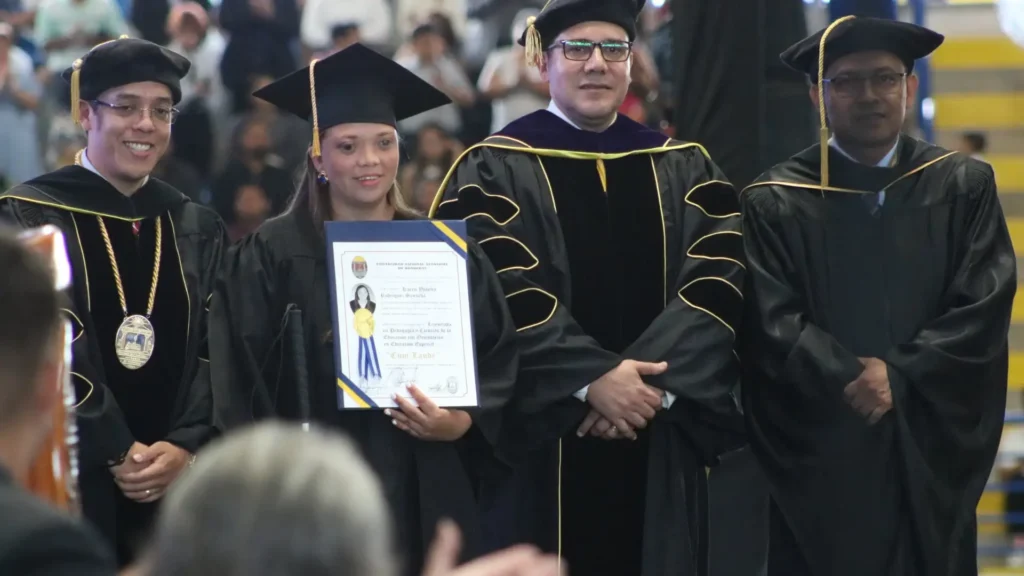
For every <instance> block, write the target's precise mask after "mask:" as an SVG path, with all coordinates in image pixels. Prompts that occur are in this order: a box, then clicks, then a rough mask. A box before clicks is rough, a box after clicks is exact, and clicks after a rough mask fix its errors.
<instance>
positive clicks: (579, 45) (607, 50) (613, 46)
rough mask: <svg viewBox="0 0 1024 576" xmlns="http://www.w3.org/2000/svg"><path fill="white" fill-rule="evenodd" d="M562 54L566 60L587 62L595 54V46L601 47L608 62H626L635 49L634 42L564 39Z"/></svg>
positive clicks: (602, 53)
mask: <svg viewBox="0 0 1024 576" xmlns="http://www.w3.org/2000/svg"><path fill="white" fill-rule="evenodd" d="M559 44H561V45H562V55H563V56H565V59H566V60H574V61H576V62H586V61H587V60H590V57H591V56H593V54H594V48H595V47H598V48H600V49H601V56H602V57H604V59H605V60H607V61H608V62H625V61H626V60H627V59H628V58H629V55H630V53H631V52H632V51H633V43H632V42H623V41H619V40H615V41H613V40H606V41H604V42H591V41H590V40H562V41H561V42H559ZM552 48H554V46H552Z"/></svg>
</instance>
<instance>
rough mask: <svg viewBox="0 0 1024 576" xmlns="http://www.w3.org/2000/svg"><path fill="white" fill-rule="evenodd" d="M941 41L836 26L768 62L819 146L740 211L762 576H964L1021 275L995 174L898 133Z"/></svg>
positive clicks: (861, 22) (873, 24)
mask: <svg viewBox="0 0 1024 576" xmlns="http://www.w3.org/2000/svg"><path fill="white" fill-rule="evenodd" d="M942 41H943V37H942V35H940V34H938V33H936V32H933V31H931V30H928V29H927V28H922V27H919V26H914V25H913V24H908V23H905V22H898V21H892V20H884V19H876V18H853V17H846V18H843V19H840V20H837V21H836V22H835V23H833V24H832V25H831V26H830V27H829V28H826V29H825V30H822V31H819V32H817V33H815V34H813V35H811V36H810V37H808V38H805V39H804V40H801V41H800V42H798V43H796V44H794V45H793V46H791V47H790V48H789V49H787V50H786V51H785V52H783V54H782V60H783V62H785V63H786V64H787V65H788V66H790V67H792V68H793V69H795V70H798V71H800V72H803V73H804V74H806V75H807V76H808V78H809V79H810V80H811V83H812V86H811V88H810V96H811V101H812V102H813V104H814V107H815V109H816V110H817V111H818V115H819V118H820V122H821V125H822V130H821V142H820V143H818V144H817V145H815V146H812V147H810V148H808V149H807V150H805V151H803V152H800V153H799V154H797V155H796V156H794V157H792V158H791V159H789V160H786V161H785V162H782V163H781V164H779V165H777V166H775V167H773V168H771V169H770V170H769V171H768V172H766V173H765V174H763V175H762V176H761V177H759V178H758V179H757V181H756V182H755V183H754V184H751V185H750V186H749V187H747V189H746V190H745V191H744V192H743V193H742V197H741V198H742V208H743V244H744V248H745V250H746V255H747V269H748V274H749V289H748V292H747V298H746V304H747V314H746V316H745V317H744V322H743V327H744V331H743V339H742V342H743V345H742V347H741V357H742V358H743V367H744V370H745V374H744V378H743V390H742V392H743V393H742V398H743V404H744V408H745V410H744V414H745V415H746V417H747V430H748V434H749V437H750V443H751V447H752V448H753V452H754V454H755V455H756V456H757V458H758V460H759V461H760V463H761V466H762V468H763V469H764V471H765V473H766V475H767V477H768V481H769V483H770V486H771V502H770V509H769V515H770V524H769V525H770V532H769V534H770V541H769V548H768V550H769V553H768V575H769V576H812V575H822V574H828V575H829V576H863V575H865V574H872V575H877V576H975V575H977V574H978V554H977V537H978V533H977V523H976V518H975V511H976V508H977V506H978V501H979V499H980V498H981V495H982V491H983V490H984V488H985V484H986V483H987V481H988V477H989V473H990V472H991V470H992V464H993V462H994V460H995V456H996V450H997V449H998V447H999V439H1000V435H1001V432H1002V429H1003V418H1004V411H1005V409H1006V383H1007V362H1008V360H1007V358H1008V353H1007V333H1008V330H1009V327H1010V310H1011V308H1012V306H1013V297H1014V294H1015V293H1016V290H1017V266H1016V262H1015V257H1014V250H1013V246H1012V245H1011V243H1010V234H1009V232H1008V231H1007V228H1006V221H1005V218H1004V217H1003V211H1002V208H1001V207H1000V205H999V197H998V195H997V193H996V182H995V178H994V176H993V174H992V168H991V167H990V166H989V165H988V164H985V163H984V162H980V161H978V160H975V159H974V158H971V157H970V156H966V155H964V154H961V153H958V152H952V151H949V150H945V149H942V148H940V147H938V146H932V145H931V144H928V143H926V142H922V141H920V140H916V139H914V138H912V137H910V136H908V135H906V134H903V133H901V131H902V128H903V125H904V121H905V120H906V116H907V111H908V108H909V107H910V106H912V105H913V103H914V102H915V101H916V100H915V96H916V92H917V87H918V79H917V77H916V76H914V74H913V71H914V63H915V62H916V61H917V60H919V59H921V58H925V57H927V56H928V55H929V54H931V53H932V52H933V51H934V50H935V49H936V48H938V47H939V45H941V44H942ZM822 50H824V57H823V58H824V61H823V62H822V61H820V59H819V54H820V53H821V51H822ZM828 127H831V131H832V135H831V136H829V130H828Z"/></svg>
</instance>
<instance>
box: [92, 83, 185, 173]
mask: <svg viewBox="0 0 1024 576" xmlns="http://www.w3.org/2000/svg"><path fill="white" fill-rule="evenodd" d="M96 101H97V103H91V102H90V103H83V104H82V106H81V115H82V128H84V129H85V131H86V132H87V134H88V155H89V161H90V162H92V164H93V165H94V166H96V168H97V169H98V170H99V171H100V173H101V174H103V175H104V176H105V177H106V178H107V179H109V180H110V181H111V182H112V183H114V185H115V186H119V187H120V186H127V187H131V186H132V185H133V184H135V183H138V182H141V181H142V180H143V179H144V178H146V177H147V176H148V175H149V174H150V173H151V172H153V168H154V167H155V166H156V164H157V162H158V161H159V160H160V158H161V157H162V156H163V155H164V153H165V152H166V151H167V147H168V145H169V144H170V140H171V124H170V122H169V121H168V119H167V117H166V116H163V114H164V113H167V112H168V111H169V110H171V108H172V107H173V101H172V100H171V90H170V88H168V87H167V86H165V85H163V84H159V83H157V82H138V83H135V84H126V85H124V86H119V87H117V88H111V89H110V90H107V91H106V92H104V93H102V94H100V95H99V97H98V98H96ZM143 109H145V110H146V111H145V112H144V111H143Z"/></svg>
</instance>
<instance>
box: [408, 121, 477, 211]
mask: <svg viewBox="0 0 1024 576" xmlns="http://www.w3.org/2000/svg"><path fill="white" fill-rule="evenodd" d="M411 143H412V145H413V146H414V148H413V151H412V154H411V160H412V161H411V162H408V163H407V164H405V165H404V166H402V168H401V170H400V171H399V173H398V185H399V187H400V188H401V189H402V191H403V192H404V193H405V194H406V198H407V199H409V200H410V201H411V200H412V199H413V198H415V196H416V193H415V190H416V187H417V186H418V184H419V181H420V180H421V179H423V177H424V176H423V175H424V173H425V171H426V170H428V169H429V168H431V167H437V168H439V169H440V170H443V171H444V172H447V171H448V167H450V166H451V165H452V163H453V162H455V158H456V157H458V155H459V153H460V152H461V149H462V144H461V143H459V142H458V141H456V140H455V139H453V138H452V137H451V136H449V135H448V133H447V132H445V130H444V128H442V127H440V126H438V125H437V124H425V125H424V126H423V127H422V128H420V131H419V132H417V133H416V137H415V138H413V139H412V140H411ZM442 176H443V174H442Z"/></svg>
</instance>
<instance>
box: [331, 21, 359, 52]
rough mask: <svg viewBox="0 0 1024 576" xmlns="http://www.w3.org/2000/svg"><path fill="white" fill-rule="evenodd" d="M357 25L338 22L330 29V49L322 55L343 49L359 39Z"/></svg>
mask: <svg viewBox="0 0 1024 576" xmlns="http://www.w3.org/2000/svg"><path fill="white" fill-rule="evenodd" d="M360 38H361V36H360V35H359V25H357V24H354V23H345V24H339V25H338V26H336V27H334V28H332V29H331V50H330V52H329V53H328V54H326V55H325V56H324V57H327V56H329V55H331V54H333V53H334V52H338V51H341V50H344V49H345V48H347V47H349V46H351V45H352V44H355V43H356V42H358V41H359V40H360Z"/></svg>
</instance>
